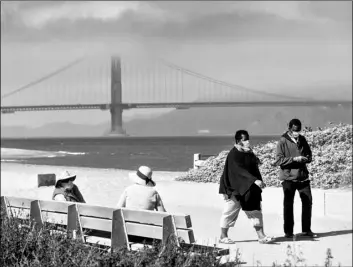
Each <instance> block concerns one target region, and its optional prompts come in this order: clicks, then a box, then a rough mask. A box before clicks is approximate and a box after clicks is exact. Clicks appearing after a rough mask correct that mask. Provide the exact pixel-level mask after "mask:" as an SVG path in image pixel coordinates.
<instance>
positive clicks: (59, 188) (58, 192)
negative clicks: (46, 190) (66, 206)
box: [52, 171, 86, 203]
mask: <svg viewBox="0 0 353 267" xmlns="http://www.w3.org/2000/svg"><path fill="white" fill-rule="evenodd" d="M75 179H76V175H73V174H71V173H69V172H68V171H65V172H64V173H63V174H62V175H61V176H60V178H59V179H58V180H57V181H56V183H55V189H54V192H53V196H52V199H53V200H57V201H70V202H80V203H86V201H85V200H84V198H83V196H82V194H81V192H80V190H79V189H78V187H77V185H75V184H74V183H73V182H74V181H75Z"/></svg>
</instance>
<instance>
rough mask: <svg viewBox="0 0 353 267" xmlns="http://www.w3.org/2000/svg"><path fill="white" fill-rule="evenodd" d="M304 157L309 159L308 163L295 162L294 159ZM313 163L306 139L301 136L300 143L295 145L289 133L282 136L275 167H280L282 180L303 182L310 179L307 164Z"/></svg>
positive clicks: (278, 144) (278, 145)
mask: <svg viewBox="0 0 353 267" xmlns="http://www.w3.org/2000/svg"><path fill="white" fill-rule="evenodd" d="M298 156H304V157H307V158H308V161H307V162H306V163H304V162H296V161H293V158H294V157H298ZM311 161H312V152H311V149H310V146H309V144H308V142H307V141H306V139H305V137H304V136H302V135H299V137H298V142H297V143H295V142H294V141H293V140H292V139H291V138H290V136H289V135H288V132H286V133H284V134H283V135H282V136H281V139H280V140H279V141H278V143H277V151H276V162H275V165H276V166H279V167H280V170H279V179H280V180H294V181H302V180H306V179H307V178H309V171H308V169H307V167H306V164H307V163H310V162H311Z"/></svg>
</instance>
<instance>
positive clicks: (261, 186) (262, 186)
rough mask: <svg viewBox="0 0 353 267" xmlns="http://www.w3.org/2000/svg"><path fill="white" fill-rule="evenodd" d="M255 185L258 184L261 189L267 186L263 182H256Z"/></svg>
mask: <svg viewBox="0 0 353 267" xmlns="http://www.w3.org/2000/svg"><path fill="white" fill-rule="evenodd" d="M254 184H256V185H257V186H258V187H260V188H264V187H265V186H266V185H265V183H264V182H263V181H261V180H256V181H255V182H254Z"/></svg>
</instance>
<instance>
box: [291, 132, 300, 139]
mask: <svg viewBox="0 0 353 267" xmlns="http://www.w3.org/2000/svg"><path fill="white" fill-rule="evenodd" d="M299 135H300V133H299V132H292V136H293V137H294V138H298V137H299Z"/></svg>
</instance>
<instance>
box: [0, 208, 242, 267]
mask: <svg viewBox="0 0 353 267" xmlns="http://www.w3.org/2000/svg"><path fill="white" fill-rule="evenodd" d="M1 213H2V214H1V255H0V262H1V266H21V267H22V266H38V267H39V266H65V267H66V266H67V267H71V266H102V267H103V266H124V267H130V266H131V267H137V266H143V267H149V266H158V267H170V266H184V267H187V266H200V267H203V266H205V267H208V266H209V267H211V266H224V267H226V266H240V265H239V263H240V262H239V261H235V262H230V263H224V264H221V263H220V258H219V257H216V255H215V254H214V253H207V252H199V253H195V252H193V251H192V249H190V250H185V249H181V248H180V247H177V246H175V244H173V243H172V242H169V243H168V245H167V246H165V247H162V246H160V245H157V244H156V243H154V244H152V246H144V248H143V249H142V250H138V251H128V250H127V249H119V250H114V251H113V252H110V251H108V250H102V249H100V248H99V247H98V246H95V245H93V246H88V245H86V244H84V243H83V242H82V241H81V240H80V239H70V238H69V237H68V236H67V235H66V234H65V232H60V231H55V229H54V227H53V226H50V225H49V224H45V225H44V226H43V227H42V228H41V229H38V228H37V227H36V225H35V224H34V223H33V222H31V221H30V220H21V219H19V218H15V217H11V218H7V217H6V215H5V214H4V210H2V212H1Z"/></svg>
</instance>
